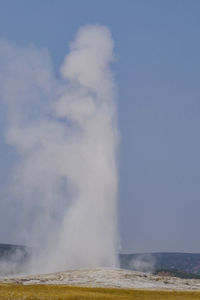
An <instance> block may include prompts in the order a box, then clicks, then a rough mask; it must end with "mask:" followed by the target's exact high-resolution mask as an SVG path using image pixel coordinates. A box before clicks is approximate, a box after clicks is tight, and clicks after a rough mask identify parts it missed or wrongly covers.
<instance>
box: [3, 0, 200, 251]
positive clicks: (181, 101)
mask: <svg viewBox="0 0 200 300" xmlns="http://www.w3.org/2000/svg"><path fill="white" fill-rule="evenodd" d="M199 16H200V1H198V0H192V1H191V0H187V1H186V0H167V1H164V0H157V1H156V0H146V1H144V0H120V1H119V0H100V1H97V0H79V1H78V0H57V1H56V0H54V1H53V0H42V1H41V0H34V1H31V0H29V1H27V0H24V1H22V0H18V1H10V0H0V38H1V39H2V38H3V39H5V40H8V41H10V42H12V43H15V44H19V45H22V46H23V45H27V44H30V43H32V44H34V45H36V46H37V47H39V48H41V47H43V48H47V49H48V50H49V52H50V54H51V56H52V60H53V63H54V72H55V73H56V74H59V67H60V65H61V63H62V61H63V58H64V56H65V54H66V52H67V51H68V46H67V45H68V43H69V42H70V41H71V40H72V39H73V37H74V35H75V33H76V31H77V29H78V28H79V27H80V26H82V25H85V24H102V25H106V26H107V27H108V28H109V29H110V31H111V32H112V35H113V39H114V41H115V52H116V54H117V60H116V62H115V65H114V66H113V70H114V72H115V77H116V83H117V86H118V115H119V129H120V134H121V146H120V155H119V210H118V211H119V229H120V234H121V247H122V248H121V251H122V252H149V251H185V252H186V251H190V252H200V239H199V228H200V218H199V211H200V155H199V154H200V138H199V129H200V84H199V82H200V18H199ZM0 68H1V66H0ZM4 115H5V107H4V106H3V104H1V108H0V185H1V186H3V185H4V183H5V182H6V180H7V179H8V177H9V174H10V170H11V167H12V165H13V163H14V162H15V160H16V155H15V153H14V151H13V150H12V149H11V148H10V147H9V146H7V145H6V144H5V141H4V138H3V131H4V126H5V117H4ZM8 220H9V211H8V207H7V204H6V202H5V201H3V200H1V202H0V242H11V243H12V242H17V237H16V239H15V240H14V241H13V240H11V238H10V232H12V231H14V228H12V226H11V225H9V222H8ZM16 235H17V234H16Z"/></svg>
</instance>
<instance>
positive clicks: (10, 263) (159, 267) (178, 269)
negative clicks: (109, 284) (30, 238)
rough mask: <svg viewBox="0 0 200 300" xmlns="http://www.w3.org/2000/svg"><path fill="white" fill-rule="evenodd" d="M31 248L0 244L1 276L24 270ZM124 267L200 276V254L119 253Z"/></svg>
mask: <svg viewBox="0 0 200 300" xmlns="http://www.w3.org/2000/svg"><path fill="white" fill-rule="evenodd" d="M30 253H31V249H30V248H28V247H25V246H21V245H9V244H0V276H5V275H10V274H16V273H20V272H23V268H24V265H25V263H26V262H27V260H28V258H29V257H30ZM119 260H120V267H121V268H123V269H129V270H135V271H141V272H151V273H154V274H159V275H160V274H162V275H170V276H176V277H180V278H200V254H194V253H176V252H175V253H171V252H163V253H162V252H161V253H145V254H141V253H137V254H119Z"/></svg>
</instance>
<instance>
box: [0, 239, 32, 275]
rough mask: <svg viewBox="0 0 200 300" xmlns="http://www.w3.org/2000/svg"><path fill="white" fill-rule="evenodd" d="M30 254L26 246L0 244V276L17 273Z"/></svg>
mask: <svg viewBox="0 0 200 300" xmlns="http://www.w3.org/2000/svg"><path fill="white" fill-rule="evenodd" d="M29 255H30V250H29V248H28V247H25V246H20V245H8V244H0V276H6V275H12V274H18V273H21V272H23V267H24V265H25V263H26V261H27V259H28V257H29Z"/></svg>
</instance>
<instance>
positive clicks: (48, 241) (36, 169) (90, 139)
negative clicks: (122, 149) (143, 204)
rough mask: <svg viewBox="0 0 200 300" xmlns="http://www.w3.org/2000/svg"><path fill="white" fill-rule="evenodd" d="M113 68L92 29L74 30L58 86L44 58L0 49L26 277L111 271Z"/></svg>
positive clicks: (104, 37)
mask: <svg viewBox="0 0 200 300" xmlns="http://www.w3.org/2000/svg"><path fill="white" fill-rule="evenodd" d="M113 58H114V57H113V40H112V38H111V34H110V32H109V30H108V29H107V28H106V27H104V26H97V25H96V26H89V25H87V26H85V27H82V28H80V30H79V31H78V33H77V36H76V38H75V40H74V41H73V42H72V43H71V44H70V52H69V54H68V55H67V56H66V58H65V60H64V63H63V65H62V67H61V75H62V78H61V79H60V80H58V79H56V78H55V77H54V75H53V72H52V65H51V59H50V57H49V54H48V52H47V50H44V49H42V50H41V49H40V50H38V49H37V48H35V47H34V46H29V47H27V48H23V49H21V48H19V47H17V46H14V45H11V44H9V43H6V42H1V44H0V62H1V64H2V70H1V71H0V89H1V97H2V98H3V99H4V101H5V103H6V105H7V107H8V128H7V131H6V139H7V142H8V143H9V144H10V145H11V146H13V147H14V148H15V149H16V151H17V153H18V155H19V159H18V163H17V164H16V165H15V167H14V171H13V179H12V182H11V184H10V191H11V192H12V195H11V194H10V196H9V201H11V198H12V199H13V200H12V201H15V205H16V207H18V208H19V207H20V212H18V213H19V216H20V218H19V219H20V220H21V224H19V231H20V234H21V238H22V239H23V240H24V241H26V242H27V243H28V244H29V245H32V246H33V248H34V249H38V252H37V253H35V256H34V257H33V259H32V262H31V270H32V271H42V272H44V271H55V270H61V269H66V268H80V267H96V266H116V264H117V256H116V242H117V220H116V198H117V195H116V193H117V168H116V150H117V143H118V133H117V126H116V106H115V86H114V82H113V77H112V72H111V70H110V66H109V65H110V62H112V61H113ZM16 203H17V204H16Z"/></svg>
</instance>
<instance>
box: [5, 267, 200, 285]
mask: <svg viewBox="0 0 200 300" xmlns="http://www.w3.org/2000/svg"><path fill="white" fill-rule="evenodd" d="M0 283H16V284H22V285H30V284H56V285H72V286H88V287H114V288H130V289H165V290H200V280H199V279H180V278H176V277H168V276H157V275H152V274H148V273H142V272H136V271H131V270H123V269H109V268H108V269H106V268H98V269H83V270H71V271H65V272H57V273H52V274H43V275H31V276H30V275H29V276H17V277H12V278H11V277H9V278H1V279H0Z"/></svg>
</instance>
